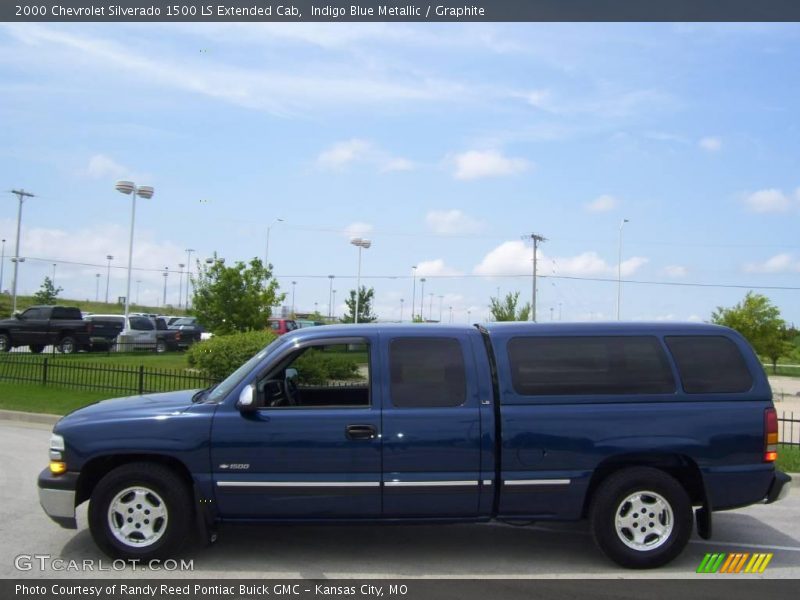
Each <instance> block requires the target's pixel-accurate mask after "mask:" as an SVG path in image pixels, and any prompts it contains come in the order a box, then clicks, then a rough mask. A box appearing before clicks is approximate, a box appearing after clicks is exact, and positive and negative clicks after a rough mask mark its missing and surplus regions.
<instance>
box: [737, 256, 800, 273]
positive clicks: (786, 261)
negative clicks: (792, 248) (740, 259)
mask: <svg viewBox="0 0 800 600" xmlns="http://www.w3.org/2000/svg"><path fill="white" fill-rule="evenodd" d="M788 271H800V263H798V262H796V261H795V260H794V258H793V257H792V255H791V254H776V255H775V256H773V257H771V258H768V259H767V260H765V261H763V262H748V263H745V264H744V272H745V273H786V272H788Z"/></svg>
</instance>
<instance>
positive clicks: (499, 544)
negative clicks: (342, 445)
mask: <svg viewBox="0 0 800 600" xmlns="http://www.w3.org/2000/svg"><path fill="white" fill-rule="evenodd" d="M714 533H715V536H714V539H713V540H711V541H710V542H705V541H702V540H699V538H697V537H696V535H695V536H693V542H692V543H690V544H689V545H688V547H687V548H686V550H685V551H684V552H683V554H682V555H681V556H680V557H678V558H677V559H676V560H675V561H673V562H672V563H671V564H670V565H668V566H667V567H663V568H661V569H658V570H656V571H630V570H626V569H621V568H619V567H617V566H616V565H614V564H613V563H611V562H610V561H609V560H607V559H606V558H605V557H604V556H603V555H602V553H601V552H600V551H599V550H598V549H597V548H596V546H595V545H594V543H593V541H592V537H591V534H590V532H589V529H588V525H587V524H586V523H546V524H541V525H533V526H529V527H522V526H510V525H502V524H486V525H445V526H442V525H353V526H331V525H238V524H237V525H232V524H228V525H223V526H221V527H220V529H219V540H218V541H217V542H216V543H215V544H213V545H211V546H209V547H206V548H197V547H195V548H193V549H191V550H189V551H188V552H187V553H186V554H185V556H184V557H181V558H186V559H192V560H193V561H194V572H193V574H192V575H193V576H194V577H304V578H314V579H322V578H334V577H420V576H425V577H467V578H472V577H478V578H480V577H486V576H494V577H530V576H562V575H576V574H577V575H580V576H600V577H619V576H628V577H631V576H637V575H638V576H646V577H664V576H666V577H676V576H677V577H682V576H693V575H694V572H695V569H696V568H697V566H698V565H699V564H700V561H701V560H702V558H703V556H704V555H705V553H707V552H773V551H774V552H775V556H774V558H773V560H772V562H771V563H770V569H771V570H772V571H773V572H774V571H776V570H777V569H779V568H780V567H781V566H784V567H797V566H800V552H796V551H787V552H781V551H780V550H769V549H758V548H753V547H749V546H747V544H756V545H761V546H764V545H774V546H792V547H800V541H799V540H796V539H794V538H792V537H790V536H787V535H785V534H783V533H782V532H780V531H778V530H776V529H774V528H772V527H769V526H767V525H765V524H764V523H763V522H762V521H760V520H758V519H756V518H755V517H752V516H749V515H742V514H731V515H725V514H722V515H715V532H714ZM714 541H720V542H723V543H724V545H721V546H715V545H714ZM731 544H735V546H734V545H731ZM739 544H741V546H739ZM61 557H62V558H65V559H75V560H81V559H84V558H103V556H102V555H101V554H100V552H99V551H98V550H97V548H96V547H95V546H94V544H93V543H92V541H91V536H89V533H88V531H86V530H83V531H81V532H80V533H78V534H77V535H75V536H74V537H73V538H71V539H70V541H69V542H68V543H67V544H66V545H65V546H64V547H63V550H62V552H61ZM118 574H119V575H121V573H118ZM124 574H125V575H126V576H128V575H130V576H151V577H152V576H154V575H156V576H159V577H164V576H166V577H169V576H175V575H177V574H176V573H173V574H172V575H170V574H169V573H165V572H163V571H162V572H160V573H158V574H156V573H153V572H149V573H148V572H146V571H145V572H144V573H143V572H142V571H133V570H126V571H125V572H124ZM184 576H185V575H184Z"/></svg>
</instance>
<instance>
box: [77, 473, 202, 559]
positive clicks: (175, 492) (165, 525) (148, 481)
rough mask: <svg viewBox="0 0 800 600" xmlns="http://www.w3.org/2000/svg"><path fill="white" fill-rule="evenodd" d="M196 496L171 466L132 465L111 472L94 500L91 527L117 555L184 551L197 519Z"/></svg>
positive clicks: (103, 547)
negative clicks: (194, 506) (193, 513)
mask: <svg viewBox="0 0 800 600" xmlns="http://www.w3.org/2000/svg"><path fill="white" fill-rule="evenodd" d="M192 506H193V504H192V499H191V494H190V492H189V490H188V488H187V486H186V484H185V483H184V481H183V480H181V478H180V477H178V476H177V475H176V474H175V472H173V471H172V470H171V469H168V468H166V467H163V466H161V465H157V464H152V463H130V464H127V465H123V466H121V467H117V468H116V469H114V470H113V471H111V472H110V473H108V474H107V475H106V476H105V477H103V479H101V480H100V482H99V483H98V484H97V487H95V489H94V492H92V498H91V501H90V503H89V528H90V529H91V532H92V538H93V539H94V541H95V543H96V544H97V545H98V546H99V547H100V549H101V550H102V551H103V552H105V553H106V554H108V555H109V556H111V557H114V558H123V559H140V560H150V559H153V558H166V557H170V556H172V555H174V553H176V552H177V551H178V550H180V548H181V546H182V545H183V543H184V541H185V540H186V539H187V538H188V537H189V534H190V529H191V522H192Z"/></svg>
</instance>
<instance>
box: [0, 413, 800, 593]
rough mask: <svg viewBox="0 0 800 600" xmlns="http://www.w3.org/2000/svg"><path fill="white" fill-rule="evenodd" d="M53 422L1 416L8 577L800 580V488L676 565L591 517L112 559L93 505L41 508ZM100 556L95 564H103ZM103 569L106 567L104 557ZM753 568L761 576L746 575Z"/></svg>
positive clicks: (293, 530)
mask: <svg viewBox="0 0 800 600" xmlns="http://www.w3.org/2000/svg"><path fill="white" fill-rule="evenodd" d="M49 431H50V427H49V426H47V425H34V424H27V423H12V422H8V421H0V465H2V470H0V577H3V578H12V577H13V578H17V577H20V578H41V577H59V578H64V577H87V576H90V577H92V578H96V577H111V578H117V577H148V578H149V577H176V578H178V577H183V578H192V579H199V578H209V579H215V578H226V577H235V578H242V577H248V578H249V577H253V578H258V577H269V578H293V577H307V578H319V579H321V578H339V577H344V578H364V577H368V578H372V577H375V578H397V577H475V578H482V579H483V578H492V577H498V578H518V577H555V578H586V577H596V578H620V577H626V578H636V577H650V578H652V577H660V578H693V577H723V576H721V575H720V576H709V575H697V574H695V569H696V568H697V566H698V565H699V564H700V561H701V560H702V559H703V556H704V555H705V554H706V553H707V552H772V553H774V558H773V559H772V562H771V563H770V564H769V567H768V568H767V570H766V571H765V572H764V573H763V575H760V576H752V577H764V578H797V577H800V492H798V489H797V487H795V489H794V490H793V491H792V493H790V495H789V497H788V498H787V499H785V500H783V501H782V502H779V503H776V504H772V505H769V506H765V505H758V506H752V507H748V508H746V509H741V510H736V511H731V512H726V513H715V516H714V539H713V540H711V541H705V540H701V539H699V538H697V537H696V536H695V537H693V539H692V541H691V542H690V544H689V546H688V548H687V549H686V551H685V552H684V553H683V554H682V555H681V556H680V557H679V558H678V559H677V560H675V561H674V562H673V563H671V564H670V565H668V566H667V567H664V568H661V569H658V570H656V571H646V572H637V571H629V570H624V569H620V568H618V567H617V566H616V565H614V564H612V563H610V562H609V561H608V560H606V559H605V558H604V557H603V556H602V555H601V554H600V552H599V551H598V550H597V549H596V548H595V547H594V544H593V543H592V540H591V536H590V535H589V532H588V529H587V527H586V525H585V524H583V523H567V524H555V523H553V524H540V525H534V526H528V527H519V526H510V525H501V524H490V525H450V526H372V525H364V526H353V527H336V526H258V527H256V526H224V527H222V528H221V529H220V538H219V541H218V542H217V543H216V544H214V545H213V546H210V547H207V548H199V549H194V550H191V551H189V552H188V553H187V554H185V555H184V556H183V557H180V558H184V559H185V560H191V561H193V567H194V568H193V570H192V571H188V570H187V571H165V570H161V571H150V570H142V569H141V568H140V569H139V570H134V569H132V568H131V567H130V566H128V567H124V570H123V571H119V570H114V569H112V568H111V565H110V561H109V560H108V559H107V558H106V557H105V556H104V555H102V554H101V553H100V552H99V550H97V548H96V547H95V546H94V544H93V542H92V540H91V536H90V535H89V531H88V529H87V524H86V510H85V508H86V507H85V505H84V506H82V507H81V509H80V511H79V518H78V524H79V529H78V530H77V531H70V530H65V529H61V528H59V527H58V526H57V525H55V524H54V523H52V522H51V521H50V520H49V519H48V518H47V517H46V516H45V514H44V513H43V512H42V510H41V508H40V507H39V502H38V498H37V492H36V477H37V475H38V473H39V471H40V470H41V469H42V468H43V467H44V466H45V465H46V461H47V442H48V438H49ZM20 555H49V556H50V557H52V558H62V559H66V560H67V561H70V560H74V561H77V562H78V563H82V562H83V561H84V560H86V559H94V560H100V559H102V560H103V561H105V563H103V565H102V566H104V567H105V568H108V569H109V570H104V571H95V572H82V571H78V570H67V571H64V570H54V569H51V568H46V569H44V570H42V569H40V568H39V566H38V565H37V564H36V562H35V561H34V564H33V565H32V568H31V569H30V570H19V569H17V568H16V567H15V563H18V562H19V561H18V560H16V557H18V556H20ZM95 564H97V563H95ZM98 566H100V565H98ZM746 577H751V576H749V575H748V576H746Z"/></svg>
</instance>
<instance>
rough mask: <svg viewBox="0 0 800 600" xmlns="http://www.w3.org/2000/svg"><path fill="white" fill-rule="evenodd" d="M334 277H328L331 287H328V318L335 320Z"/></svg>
mask: <svg viewBox="0 0 800 600" xmlns="http://www.w3.org/2000/svg"><path fill="white" fill-rule="evenodd" d="M333 278H334V276H333V275H328V279H329V286H328V318H329V319H332V318H333Z"/></svg>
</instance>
